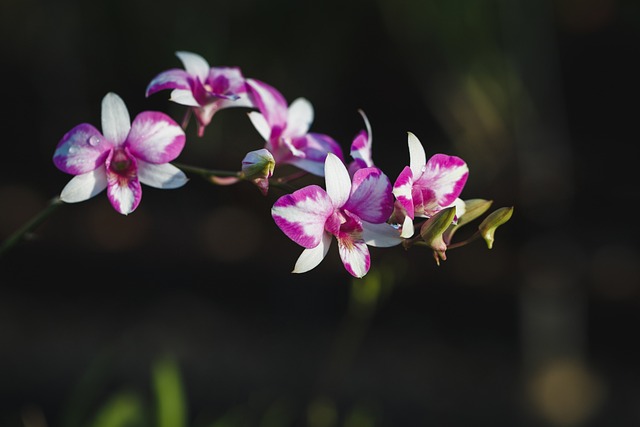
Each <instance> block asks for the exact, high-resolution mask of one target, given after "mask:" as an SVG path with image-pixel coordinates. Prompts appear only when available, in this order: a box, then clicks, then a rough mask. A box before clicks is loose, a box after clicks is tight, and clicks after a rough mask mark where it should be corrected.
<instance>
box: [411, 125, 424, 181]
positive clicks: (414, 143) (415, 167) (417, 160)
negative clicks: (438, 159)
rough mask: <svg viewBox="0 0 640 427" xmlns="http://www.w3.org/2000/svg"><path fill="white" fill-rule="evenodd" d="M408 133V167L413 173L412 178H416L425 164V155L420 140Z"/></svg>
mask: <svg viewBox="0 0 640 427" xmlns="http://www.w3.org/2000/svg"><path fill="white" fill-rule="evenodd" d="M408 133H409V167H410V168H411V172H412V173H413V179H414V180H416V179H418V177H419V176H420V175H422V171H423V170H424V167H425V165H426V164H427V155H426V154H425V152H424V148H423V147H422V144H421V143H420V140H419V139H418V138H417V137H416V136H415V135H414V134H413V133H411V132H408Z"/></svg>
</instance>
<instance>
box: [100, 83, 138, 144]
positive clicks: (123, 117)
mask: <svg viewBox="0 0 640 427" xmlns="http://www.w3.org/2000/svg"><path fill="white" fill-rule="evenodd" d="M129 129H131V119H130V117H129V111H128V110H127V106H126V105H125V103H124V101H123V100H122V98H120V97H119V96H118V95H116V94H115V93H113V92H109V93H107V94H106V95H105V97H104V98H103V99H102V133H103V135H104V137H105V138H107V139H108V140H110V141H111V142H113V144H115V145H120V144H122V143H123V142H124V141H125V140H126V139H127V135H128V134H129Z"/></svg>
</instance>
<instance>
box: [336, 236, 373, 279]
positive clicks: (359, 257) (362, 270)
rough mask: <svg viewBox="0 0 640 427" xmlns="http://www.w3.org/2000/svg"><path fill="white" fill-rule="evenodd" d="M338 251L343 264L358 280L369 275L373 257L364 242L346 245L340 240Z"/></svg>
mask: <svg viewBox="0 0 640 427" xmlns="http://www.w3.org/2000/svg"><path fill="white" fill-rule="evenodd" d="M338 250H339V252H340V259H341V260H342V264H343V265H344V268H346V269H347V271H348V272H349V274H351V275H352V276H354V277H358V278H361V277H363V276H364V275H365V274H367V272H368V271H369V267H370V265H371V256H370V254H369V248H368V247H367V245H366V243H364V241H350V242H348V243H346V242H341V241H340V240H338Z"/></svg>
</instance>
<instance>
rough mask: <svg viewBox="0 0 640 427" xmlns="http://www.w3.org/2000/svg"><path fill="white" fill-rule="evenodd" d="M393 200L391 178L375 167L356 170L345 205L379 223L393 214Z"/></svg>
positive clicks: (363, 218) (346, 207)
mask: <svg viewBox="0 0 640 427" xmlns="http://www.w3.org/2000/svg"><path fill="white" fill-rule="evenodd" d="M393 202H394V199H393V193H392V192H391V182H390V181H389V178H387V176H386V175H385V174H384V173H382V171H381V170H380V169H378V168H376V167H373V168H363V169H360V170H358V171H356V173H355V174H354V175H353V183H352V184H351V195H350V196H349V201H348V202H347V203H346V204H345V205H344V206H343V207H344V209H346V210H348V211H349V212H351V213H354V214H356V215H357V216H358V217H359V218H360V219H362V220H364V221H368V222H371V223H374V224H379V223H382V222H385V221H387V220H388V219H389V217H390V216H391V213H392V212H393Z"/></svg>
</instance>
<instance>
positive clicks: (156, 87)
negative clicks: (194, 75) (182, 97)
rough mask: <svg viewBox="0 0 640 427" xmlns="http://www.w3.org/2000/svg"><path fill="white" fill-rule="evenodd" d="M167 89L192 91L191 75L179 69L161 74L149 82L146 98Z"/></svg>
mask: <svg viewBox="0 0 640 427" xmlns="http://www.w3.org/2000/svg"><path fill="white" fill-rule="evenodd" d="M165 89H184V90H189V91H191V90H190V86H189V73H187V72H186V71H185V70H182V69H179V68H172V69H170V70H167V71H163V72H161V73H160V74H158V75H157V76H155V77H154V78H153V80H151V82H149V84H148V85H147V90H146V91H145V96H149V95H151V94H154V93H156V92H158V91H161V90H165Z"/></svg>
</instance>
